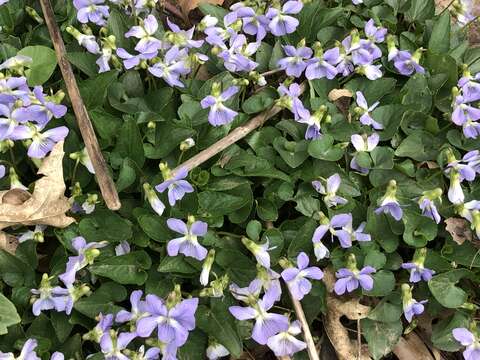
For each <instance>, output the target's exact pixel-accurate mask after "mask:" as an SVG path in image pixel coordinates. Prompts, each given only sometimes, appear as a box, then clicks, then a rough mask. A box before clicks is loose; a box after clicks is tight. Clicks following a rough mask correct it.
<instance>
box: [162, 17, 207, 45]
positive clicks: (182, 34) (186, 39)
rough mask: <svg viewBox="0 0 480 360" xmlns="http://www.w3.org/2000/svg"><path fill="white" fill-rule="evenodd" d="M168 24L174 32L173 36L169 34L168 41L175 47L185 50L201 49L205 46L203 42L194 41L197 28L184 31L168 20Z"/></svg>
mask: <svg viewBox="0 0 480 360" xmlns="http://www.w3.org/2000/svg"><path fill="white" fill-rule="evenodd" d="M167 24H168V27H169V28H170V30H171V31H172V32H173V34H172V36H169V35H168V34H167V39H168V40H170V41H171V42H172V43H173V44H174V45H177V46H179V47H185V48H199V47H201V46H202V45H203V40H193V33H194V31H195V26H194V27H192V28H190V29H189V30H182V29H180V27H179V26H178V25H176V24H174V23H172V22H171V21H170V19H168V18H167Z"/></svg>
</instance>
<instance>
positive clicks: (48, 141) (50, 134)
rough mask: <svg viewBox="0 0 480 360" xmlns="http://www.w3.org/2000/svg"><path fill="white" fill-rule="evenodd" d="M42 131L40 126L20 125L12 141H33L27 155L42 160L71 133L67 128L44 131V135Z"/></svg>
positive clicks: (12, 136)
mask: <svg viewBox="0 0 480 360" xmlns="http://www.w3.org/2000/svg"><path fill="white" fill-rule="evenodd" d="M40 130H41V128H40V127H39V126H36V125H34V124H31V123H29V124H28V126H27V125H19V126H17V127H16V128H15V130H14V131H13V133H12V134H11V135H10V139H12V140H25V139H32V142H31V144H30V146H29V147H28V151H27V154H28V156H29V157H31V158H35V159H42V158H44V157H45V156H46V155H47V154H48V153H49V152H50V151H51V150H52V149H53V147H54V146H55V145H56V144H57V143H58V142H59V141H62V140H63V139H65V138H66V137H67V135H68V131H69V130H68V128H67V127H66V126H59V127H56V128H53V129H50V130H47V131H44V132H43V133H41V132H40Z"/></svg>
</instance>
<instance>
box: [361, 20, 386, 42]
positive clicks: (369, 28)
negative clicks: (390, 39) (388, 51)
mask: <svg viewBox="0 0 480 360" xmlns="http://www.w3.org/2000/svg"><path fill="white" fill-rule="evenodd" d="M365 35H367V37H368V39H369V40H370V41H372V42H374V43H382V42H384V41H385V36H386V35H387V29H385V28H382V27H376V26H375V21H374V20H373V19H370V20H368V21H367V23H366V24H365Z"/></svg>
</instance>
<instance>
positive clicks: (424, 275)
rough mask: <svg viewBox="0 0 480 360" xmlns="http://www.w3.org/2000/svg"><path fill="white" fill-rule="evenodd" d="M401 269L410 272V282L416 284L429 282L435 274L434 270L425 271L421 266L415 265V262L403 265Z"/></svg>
mask: <svg viewBox="0 0 480 360" xmlns="http://www.w3.org/2000/svg"><path fill="white" fill-rule="evenodd" d="M402 269H405V270H409V271H410V282H412V283H417V282H420V281H421V280H423V281H429V280H430V279H431V278H432V276H433V275H434V274H435V271H434V270H430V269H427V268H426V267H424V266H423V264H417V263H415V262H409V263H403V264H402Z"/></svg>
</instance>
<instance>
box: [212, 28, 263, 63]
mask: <svg viewBox="0 0 480 360" xmlns="http://www.w3.org/2000/svg"><path fill="white" fill-rule="evenodd" d="M260 44H261V43H260V42H252V43H248V41H247V37H246V36H245V35H243V34H236V35H233V36H232V37H231V38H230V42H229V45H230V48H229V49H227V48H226V46H222V47H223V48H224V50H223V51H222V52H220V53H219V54H218V57H220V58H221V59H222V60H223V66H225V68H226V69H227V70H228V71H230V72H249V71H252V70H254V69H255V68H256V67H257V66H258V63H256V62H255V61H253V60H251V59H250V56H252V55H253V54H255V52H256V51H257V50H258V48H259V47H260Z"/></svg>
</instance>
